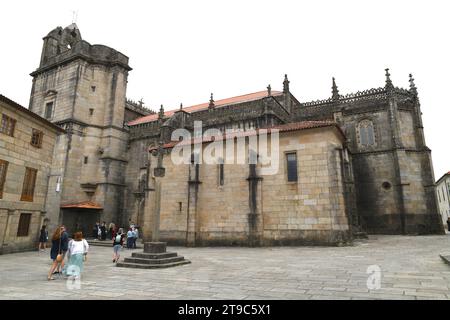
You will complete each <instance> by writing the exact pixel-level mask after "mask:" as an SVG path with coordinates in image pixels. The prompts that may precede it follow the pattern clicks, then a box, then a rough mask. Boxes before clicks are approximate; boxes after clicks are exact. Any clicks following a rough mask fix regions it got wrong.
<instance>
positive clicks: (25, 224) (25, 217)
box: [17, 213, 31, 237]
mask: <svg viewBox="0 0 450 320" xmlns="http://www.w3.org/2000/svg"><path fill="white" fill-rule="evenodd" d="M30 222H31V213H22V214H21V215H20V218H19V227H18V228H17V236H18V237H27V236H28V233H29V231H30Z"/></svg>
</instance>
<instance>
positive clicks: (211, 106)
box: [208, 93, 215, 109]
mask: <svg viewBox="0 0 450 320" xmlns="http://www.w3.org/2000/svg"><path fill="white" fill-rule="evenodd" d="M214 107H215V104H214V98H213V94H212V93H211V98H210V99H209V106H208V108H210V109H212V108H214Z"/></svg>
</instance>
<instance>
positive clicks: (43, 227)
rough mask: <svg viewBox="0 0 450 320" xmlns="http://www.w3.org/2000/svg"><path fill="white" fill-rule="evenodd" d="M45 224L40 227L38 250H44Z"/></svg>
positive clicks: (46, 239)
mask: <svg viewBox="0 0 450 320" xmlns="http://www.w3.org/2000/svg"><path fill="white" fill-rule="evenodd" d="M46 228H47V227H46V226H45V225H43V226H42V228H41V232H40V233H39V250H41V251H45V249H46V248H45V245H46V244H47V241H48V231H47V230H46Z"/></svg>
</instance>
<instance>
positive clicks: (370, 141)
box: [358, 120, 375, 146]
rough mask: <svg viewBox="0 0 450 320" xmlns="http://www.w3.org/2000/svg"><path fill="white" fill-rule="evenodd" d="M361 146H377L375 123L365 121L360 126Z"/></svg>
mask: <svg viewBox="0 0 450 320" xmlns="http://www.w3.org/2000/svg"><path fill="white" fill-rule="evenodd" d="M358 131H359V144H360V145H362V146H372V145H374V144H375V131H374V127H373V122H372V121H370V120H363V121H361V122H360V123H359V124H358Z"/></svg>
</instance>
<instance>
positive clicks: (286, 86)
mask: <svg viewBox="0 0 450 320" xmlns="http://www.w3.org/2000/svg"><path fill="white" fill-rule="evenodd" d="M289 82H290V81H289V80H288V76H287V74H285V75H284V81H283V93H288V92H289Z"/></svg>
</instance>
